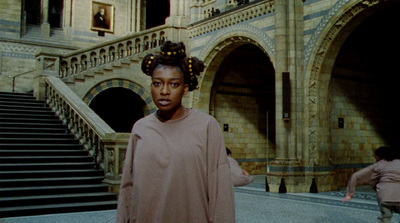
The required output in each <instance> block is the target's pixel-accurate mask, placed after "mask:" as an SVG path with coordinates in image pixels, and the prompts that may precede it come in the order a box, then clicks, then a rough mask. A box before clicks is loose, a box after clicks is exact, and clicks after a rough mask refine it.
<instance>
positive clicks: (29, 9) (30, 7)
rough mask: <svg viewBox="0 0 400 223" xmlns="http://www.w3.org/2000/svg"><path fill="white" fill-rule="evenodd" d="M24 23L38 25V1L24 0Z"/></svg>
mask: <svg viewBox="0 0 400 223" xmlns="http://www.w3.org/2000/svg"><path fill="white" fill-rule="evenodd" d="M24 2H25V5H24V6H25V10H24V13H25V19H26V20H25V21H26V24H29V25H40V0H25V1H24Z"/></svg>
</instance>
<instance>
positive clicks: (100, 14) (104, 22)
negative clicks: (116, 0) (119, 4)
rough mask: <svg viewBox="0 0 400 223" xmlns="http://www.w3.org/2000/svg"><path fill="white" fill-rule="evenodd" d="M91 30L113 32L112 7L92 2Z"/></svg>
mask: <svg viewBox="0 0 400 223" xmlns="http://www.w3.org/2000/svg"><path fill="white" fill-rule="evenodd" d="M91 18H92V19H91V24H92V26H91V29H92V30H95V31H103V32H109V33H113V32H114V6H113V5H111V4H106V3H102V2H95V1H92V12H91Z"/></svg>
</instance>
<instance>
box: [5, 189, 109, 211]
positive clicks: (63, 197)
mask: <svg viewBox="0 0 400 223" xmlns="http://www.w3.org/2000/svg"><path fill="white" fill-rule="evenodd" d="M113 199H114V200H115V199H116V198H115V194H114V193H109V192H97V193H80V194H57V195H37V196H19V197H7V198H3V199H1V200H0V207H21V206H30V205H35V206H37V205H48V204H60V203H64V204H65V203H79V202H81V201H82V200H84V201H85V202H97V201H109V200H113Z"/></svg>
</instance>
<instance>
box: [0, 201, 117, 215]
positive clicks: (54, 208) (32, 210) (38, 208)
mask: <svg viewBox="0 0 400 223" xmlns="http://www.w3.org/2000/svg"><path fill="white" fill-rule="evenodd" d="M116 208H117V201H99V202H81V203H67V204H50V205H34V206H23V207H5V208H0V218H4V217H15V216H33V215H44V214H54V213H69V212H86V211H100V210H111V209H116Z"/></svg>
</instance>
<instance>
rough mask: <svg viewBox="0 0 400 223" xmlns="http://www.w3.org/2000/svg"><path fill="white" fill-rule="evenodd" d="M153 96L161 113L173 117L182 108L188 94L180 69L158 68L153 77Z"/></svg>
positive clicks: (171, 67)
mask: <svg viewBox="0 0 400 223" xmlns="http://www.w3.org/2000/svg"><path fill="white" fill-rule="evenodd" d="M151 79H152V83H151V94H152V96H153V100H154V103H155V104H156V106H157V107H158V109H159V110H160V112H161V113H164V114H170V115H173V114H174V113H175V112H176V111H177V110H178V109H179V108H180V107H181V106H182V98H183V96H184V95H185V94H186V93H187V92H188V89H189V87H188V85H187V84H185V83H184V79H183V74H182V73H181V72H180V70H179V68H177V67H174V66H168V65H161V66H159V67H157V68H156V69H155V70H154V72H153V75H152V78H151Z"/></svg>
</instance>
